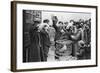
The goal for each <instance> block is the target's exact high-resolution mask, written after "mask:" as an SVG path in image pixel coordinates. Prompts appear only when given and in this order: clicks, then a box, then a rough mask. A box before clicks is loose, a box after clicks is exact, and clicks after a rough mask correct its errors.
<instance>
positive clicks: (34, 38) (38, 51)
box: [29, 27, 50, 62]
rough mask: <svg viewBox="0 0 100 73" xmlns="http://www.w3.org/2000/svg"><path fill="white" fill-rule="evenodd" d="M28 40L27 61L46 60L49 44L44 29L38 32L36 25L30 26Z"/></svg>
mask: <svg viewBox="0 0 100 73" xmlns="http://www.w3.org/2000/svg"><path fill="white" fill-rule="evenodd" d="M30 40H31V47H30V50H29V62H40V61H47V54H48V51H49V46H50V40H49V37H48V34H47V33H46V32H45V31H40V32H38V29H37V27H31V29H30Z"/></svg>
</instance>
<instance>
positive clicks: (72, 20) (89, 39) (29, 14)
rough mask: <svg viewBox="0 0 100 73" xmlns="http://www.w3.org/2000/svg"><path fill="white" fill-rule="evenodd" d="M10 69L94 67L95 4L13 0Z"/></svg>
mask: <svg viewBox="0 0 100 73" xmlns="http://www.w3.org/2000/svg"><path fill="white" fill-rule="evenodd" d="M11 12H12V17H11V33H12V34H11V70H12V71H15V72H16V71H31V70H32V71H34V70H51V69H67V68H82V67H96V66H97V6H88V5H72V4H57V3H41V2H19V1H13V2H12V11H11Z"/></svg>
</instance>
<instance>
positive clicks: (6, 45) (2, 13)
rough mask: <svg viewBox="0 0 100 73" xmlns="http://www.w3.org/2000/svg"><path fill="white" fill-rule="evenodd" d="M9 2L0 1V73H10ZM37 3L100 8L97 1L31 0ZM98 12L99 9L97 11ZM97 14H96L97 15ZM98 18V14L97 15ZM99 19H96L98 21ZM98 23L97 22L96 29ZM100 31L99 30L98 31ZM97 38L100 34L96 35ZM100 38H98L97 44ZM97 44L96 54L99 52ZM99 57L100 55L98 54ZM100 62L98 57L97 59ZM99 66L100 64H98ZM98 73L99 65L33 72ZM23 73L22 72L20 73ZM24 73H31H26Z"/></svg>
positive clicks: (36, 72)
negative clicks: (95, 6)
mask: <svg viewBox="0 0 100 73" xmlns="http://www.w3.org/2000/svg"><path fill="white" fill-rule="evenodd" d="M10 1H11V0H0V73H12V72H11V71H10V34H11V32H10V29H11V28H10V8H11V7H10ZM31 1H37V2H51V3H67V4H82V5H97V6H98V7H99V8H100V5H99V4H100V1H99V0H31ZM98 11H99V12H100V9H99V10H98ZM99 12H98V13H99ZM98 16H99V14H98ZM99 19H100V18H98V20H99ZM99 23H100V21H99V22H98V28H100V25H99ZM98 31H100V29H98ZM98 37H100V34H99V33H98ZM99 40H100V38H98V43H99ZM99 47H100V46H99V44H98V52H100V49H99ZM98 55H100V53H99V54H98ZM98 60H99V61H100V57H99V58H98ZM99 64H100V62H99ZM41 72H42V73H53V72H54V73H55V72H56V73H57V72H58V73H87V72H90V73H99V72H100V65H99V66H98V67H92V68H77V69H61V70H50V71H49V70H47V71H35V72H34V73H41ZM21 73H23V72H21ZM26 73H33V72H32V71H31V72H26Z"/></svg>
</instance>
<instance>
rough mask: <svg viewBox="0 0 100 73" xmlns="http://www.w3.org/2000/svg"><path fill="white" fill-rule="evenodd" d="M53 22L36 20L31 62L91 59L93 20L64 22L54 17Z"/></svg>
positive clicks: (32, 33) (31, 35) (32, 36)
mask: <svg viewBox="0 0 100 73" xmlns="http://www.w3.org/2000/svg"><path fill="white" fill-rule="evenodd" d="M51 21H52V24H51V23H50V20H49V19H44V20H43V22H42V23H41V21H39V20H37V19H36V20H35V19H34V24H33V25H32V27H31V28H30V32H29V33H30V40H31V48H30V55H29V62H40V61H49V60H51V61H55V60H56V61H61V60H82V59H90V58H91V19H88V20H83V19H79V20H78V21H74V20H70V21H67V20H66V21H65V22H64V21H60V20H59V19H58V17H57V16H52V17H51Z"/></svg>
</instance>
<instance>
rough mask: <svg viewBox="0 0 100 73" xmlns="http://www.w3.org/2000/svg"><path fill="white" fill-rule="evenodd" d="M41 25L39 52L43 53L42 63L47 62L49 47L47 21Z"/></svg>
mask: <svg viewBox="0 0 100 73" xmlns="http://www.w3.org/2000/svg"><path fill="white" fill-rule="evenodd" d="M43 22H44V23H43V25H42V29H41V30H40V34H41V51H42V53H43V56H42V61H47V57H48V52H49V47H50V38H49V34H48V33H47V32H48V25H47V24H46V23H48V20H44V21H43Z"/></svg>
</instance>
